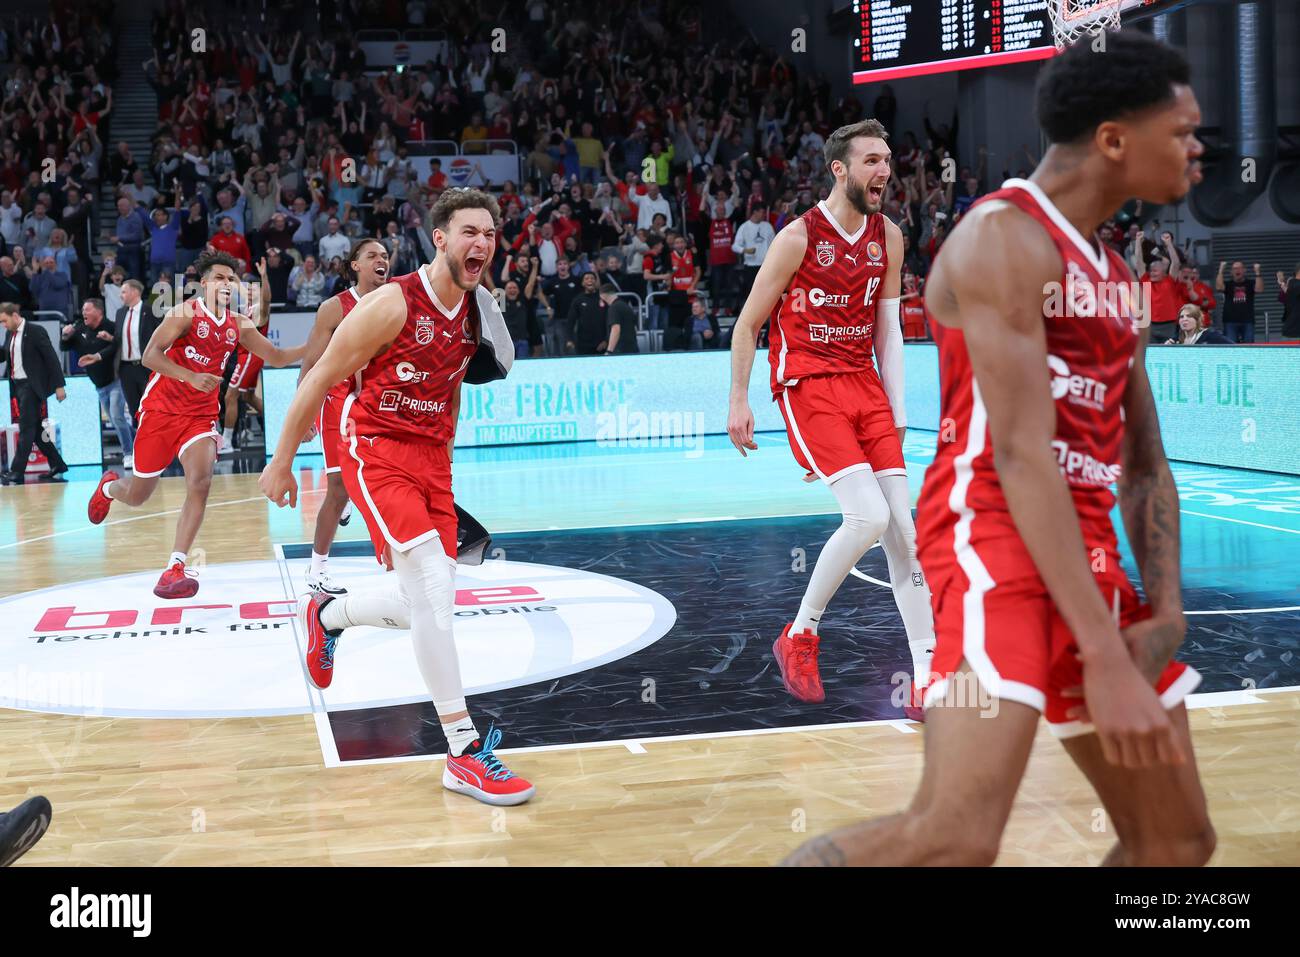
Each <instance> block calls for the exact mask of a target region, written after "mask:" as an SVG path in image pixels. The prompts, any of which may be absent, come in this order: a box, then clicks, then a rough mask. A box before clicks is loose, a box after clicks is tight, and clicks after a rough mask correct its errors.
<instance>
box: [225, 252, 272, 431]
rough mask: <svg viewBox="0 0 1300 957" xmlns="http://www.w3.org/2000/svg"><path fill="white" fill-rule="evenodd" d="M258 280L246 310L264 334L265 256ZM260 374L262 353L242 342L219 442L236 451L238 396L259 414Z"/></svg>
mask: <svg viewBox="0 0 1300 957" xmlns="http://www.w3.org/2000/svg"><path fill="white" fill-rule="evenodd" d="M257 273H258V282H255V283H252V284H250V285H249V287H248V293H249V295H248V312H249V315H251V316H252V317H253V318H254V319H255V320H256V321H257V331H258V332H259V333H260V334H261V335H262V336H263V337H265V336H266V333H267V329H268V328H269V327H270V325H271V281H270V279H269V278H268V277H267V274H266V257H265V256H263V257H262V259H261V260H260V261H259V262H258V264H257ZM261 374H262V357H261V356H258V355H254V354H253V353H251V352H249V351H248V350H247V349H245V348H243V347H242V346H241V347H240V348H239V349H238V350H237V352H236V353H235V371H234V372H233V373H232V374H231V376H230V385H229V386H228V387H227V389H226V418H225V421H224V422H223V423H222V425H223V426H224V428H223V429H222V432H221V442H222V445H223V447H224V448H226V449H228V450H230V451H232V452H236V451H238V449H236V448H235V425H236V423H238V422H239V400H240V399H241V398H242V399H243V400H244V401H245V402H247V403H248V404H249V405H251V406H252V407H253V409H254V410H255V411H256V412H257V414H258V415H261V414H262V400H261V399H259V398H258V397H257V380H258V377H259V376H260V375H261Z"/></svg>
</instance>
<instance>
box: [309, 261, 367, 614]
mask: <svg viewBox="0 0 1300 957" xmlns="http://www.w3.org/2000/svg"><path fill="white" fill-rule="evenodd" d="M347 268H348V270H349V271H350V272H351V273H352V276H353V277H354V279H355V280H356V281H355V283H354V284H353V285H351V286H349V287H348V288H347V289H344V290H343V291H342V292H340V293H338V294H337V295H335V296H331V297H330V298H329V299H326V300H325V301H324V302H322V303H321V304H320V307H319V308H318V309H317V310H316V323H315V325H313V326H312V329H311V335H310V336H309V337H308V339H307V355H306V356H305V357H304V358H303V360H302V371H301V372H300V373H299V375H298V381H299V383H301V382H302V380H303V377H304V376H306V375H307V373H308V372H310V371H311V368H312V366H314V365H315V364H316V362H317V360H319V359H320V357H321V355H322V354H323V353H324V352H325V347H326V346H328V345H329V342H330V337H332V336H333V335H334V330H335V329H337V328H338V326H339V323H340V322H342V321H343V317H344V316H346V315H347V314H348V313H349V312H351V311H352V309H353V308H354V307H355V306H356V305H357V303H359V302H360V301H361V297H362V296H365V295H368V294H369V293H372V292H374V291H375V290H376V289H378V288H379V287H380V286H382V285H383V284H384V283H385V282H387V281H388V250H387V248H385V246H384V244H383V243H381V242H380V241H379V240H378V239H375V238H374V237H367V238H365V239H358V240H357V241H356V242H354V243H353V244H352V250H351V252H350V253H349V254H348V265H347ZM351 390H352V380H351V379H344V380H343V381H342V382H339V383H336V384H335V385H334V386H333V387H331V388H330V390H329V391H328V392H326V393H325V401H324V402H323V403H322V404H321V407H320V412H319V413H318V414H317V416H316V424H315V425H314V426H313V427H312V429H311V430H310V431H309V432H308V434H307V437H306V438H307V439H308V440H310V438H311V435H312V433H313V432H314V433H316V434H319V435H320V444H321V450H322V451H323V452H324V455H325V500H324V501H323V502H321V506H320V511H319V512H317V513H316V533H315V535H314V536H313V538H312V546H311V567H310V568H309V569H308V571H307V587H308V588H310V589H311V590H312V591H319V592H324V593H325V594H327V595H343V594H346V593H347V589H346V588H344V587H343V586H342V585H340V584H338V583H337V582H335V581H334V579H332V578H330V574H329V553H330V546H331V545H333V544H334V536H335V534H337V532H338V528H339V526H340V525H346V524H347V523H348V519H349V516H347V515H345V514H344V513H345V510H347V509H348V493H347V489H346V488H344V486H343V474H342V468H343V466H342V465H341V458H340V456H345V455H347V449H346V447H344V446H341V445H340V443H339V416H340V415H341V414H342V412H343V403H344V402H346V401H347V397H348V393H349V392H350V391H351Z"/></svg>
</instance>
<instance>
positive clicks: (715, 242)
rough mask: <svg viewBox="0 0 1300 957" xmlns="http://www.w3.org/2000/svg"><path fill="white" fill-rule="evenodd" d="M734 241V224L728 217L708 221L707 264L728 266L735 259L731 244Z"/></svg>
mask: <svg viewBox="0 0 1300 957" xmlns="http://www.w3.org/2000/svg"><path fill="white" fill-rule="evenodd" d="M735 241H736V226H735V224H734V223H733V222H732V221H731V220H730V219H725V218H724V219H715V220H712V221H711V222H710V223H709V265H710V266H730V265H732V264H734V263H735V261H736V253H735V251H734V250H733V249H732V248H731V244H732V243H733V242H735Z"/></svg>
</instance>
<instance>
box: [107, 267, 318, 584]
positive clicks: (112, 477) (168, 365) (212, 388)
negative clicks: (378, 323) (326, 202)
mask: <svg viewBox="0 0 1300 957" xmlns="http://www.w3.org/2000/svg"><path fill="white" fill-rule="evenodd" d="M194 266H195V269H196V270H197V271H198V274H199V282H200V283H201V285H202V293H201V294H200V295H199V296H197V297H195V298H194V299H190V300H187V301H186V302H183V303H181V304H180V305H179V306H175V307H173V308H172V309H170V310H168V312H167V315H166V316H164V317H163V320H162V322H161V323H160V324H159V325H158V328H157V330H156V331H155V332H154V334H153V336H152V337H151V338H150V339H149V344H148V345H147V346H146V347H145V350H144V356H143V359H142V361H143V362H144V365H145V366H146V367H147V368H149V369H151V370H153V375H152V376H151V377H150V379H149V384H148V385H147V386H146V387H145V390H144V395H142V396H141V397H140V429H139V431H138V432H137V433H136V439H135V441H136V446H135V465H134V467H133V469H132V471H133V473H134V474H133V475H132V476H131V477H130V478H126V479H124V478H122V477H121V476H119V474H118V473H117V472H115V471H108V472H105V473H104V475H103V477H102V478H101V479H100V480H99V485H98V486H97V487H96V489H95V494H94V495H92V496H91V499H90V504H89V506H88V509H87V511H88V513H89V515H90V521H91V523H92V524H95V525H98V524H99V523H100V522H102V521H103V520H104V519H105V518H106V517H107V516H108V510H109V508H110V507H111V506H112V504H113V502H114V501H119V502H122V503H124V504H126V505H132V506H138V505H143V504H144V503H145V502H146V501H147V500H148V499H149V496H150V495H152V494H153V491H154V489H155V488H157V486H158V476H160V475H162V473H163V470H164V469H166V468H167V466H169V465H171V463H172V460H173V459H177V458H179V459H180V462H181V467H182V468H184V470H185V504H184V506H182V508H181V515H180V518H179V519H178V520H177V522H176V539H175V543H174V544H173V546H172V554H171V557H170V558H169V559H168V561H167V566H166V569H165V570H164V571H163V573H162V577H161V578H159V579H158V584H157V585H155V586H154V590H153V593H154V594H155V595H157V596H158V597H159V598H189V597H191V596H193V595H194V594H195V593H196V592H198V590H199V583H198V581H197V579H195V578H193V577H192V576H191V575H187V574H186V571H185V560H186V557H187V556H188V554H189V550H190V546H191V545H193V544H194V537H195V536H196V535H197V534H198V531H199V526H200V525H201V524H203V512H204V510H205V508H206V507H207V502H208V488H209V486H210V485H211V482H212V465H213V463H214V462H215V461H216V458H217V447H218V445H219V444H220V442H221V433H220V432H218V431H217V408H218V403H217V399H218V396H219V395H220V393H219V392H218V391H217V390H218V389H219V388H220V387H221V370H222V369H224V368H225V365H226V361H227V360H228V359H229V358H230V354H231V353H232V352H234V351H235V348H236V347H237V346H243V347H244V348H245V349H247V350H248V351H249V352H251V353H253V354H254V355H256V356H259V357H260V358H261V359H263V360H264V361H266V362H268V363H270V364H271V365H273V366H285V365H289V364H290V363H291V362H297V361H298V360H299V359H300V358H302V354H303V349H302V347H299V348H297V349H280V348H277V347H276V346H273V345H272V344H271V343H270V342H268V341H267V340H266V339H265V338H264V337H263V336H262V334H261V333H259V332H258V331H257V327H256V325H255V324H254V323H253V320H251V319H249V318H248V317H247V316H242V315H240V314H238V313H235V312H230V311H229V310H228V309H227V305H228V303H229V302H230V297H231V295H232V294H233V293H234V291H235V286H236V285H237V284H238V282H239V262H238V260H236V259H235V258H234V257H233V256H231V255H230V254H228V253H222V252H218V253H209V254H205V255H202V256H200V257H199V258H198V260H196V261H195V264H194ZM208 440H211V441H208Z"/></svg>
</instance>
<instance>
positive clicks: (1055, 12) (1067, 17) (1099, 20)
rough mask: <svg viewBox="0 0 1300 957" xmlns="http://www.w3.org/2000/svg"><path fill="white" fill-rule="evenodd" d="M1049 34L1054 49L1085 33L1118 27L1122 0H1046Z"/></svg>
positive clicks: (1066, 44)
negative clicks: (1050, 28)
mask: <svg viewBox="0 0 1300 957" xmlns="http://www.w3.org/2000/svg"><path fill="white" fill-rule="evenodd" d="M1047 9H1048V12H1049V14H1050V15H1051V18H1052V34H1053V36H1054V37H1055V39H1056V46H1057V48H1058V49H1062V50H1063V49H1065V48H1066V47H1068V46H1069V45H1070V44H1072V43H1074V42H1075V41H1076V40H1078V39H1079V38H1081V37H1083V36H1085V35H1092V36H1096V35H1097V34H1098V33H1100V32H1101V31H1103V30H1118V29H1119V25H1120V14H1121V13H1122V11H1123V0H1049V2H1048V4H1047Z"/></svg>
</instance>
